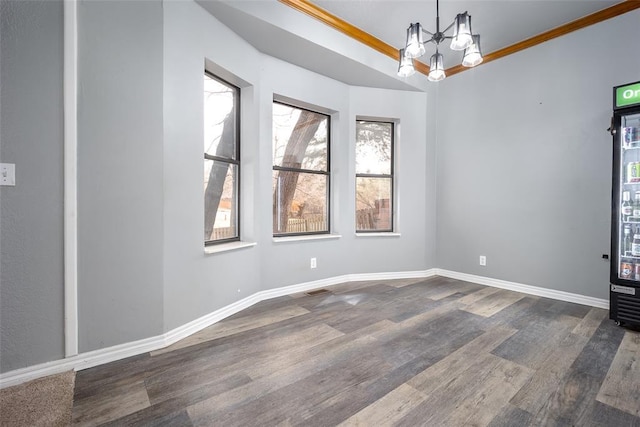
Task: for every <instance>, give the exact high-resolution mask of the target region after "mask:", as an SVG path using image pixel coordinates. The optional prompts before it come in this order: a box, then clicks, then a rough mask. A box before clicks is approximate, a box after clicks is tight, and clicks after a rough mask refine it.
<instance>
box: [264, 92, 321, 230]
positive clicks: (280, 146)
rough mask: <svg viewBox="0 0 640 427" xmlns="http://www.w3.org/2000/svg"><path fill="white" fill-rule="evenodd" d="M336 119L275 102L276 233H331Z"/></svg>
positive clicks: (274, 211) (274, 176)
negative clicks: (333, 126) (331, 169)
mask: <svg viewBox="0 0 640 427" xmlns="http://www.w3.org/2000/svg"><path fill="white" fill-rule="evenodd" d="M329 134H330V119H329V116H327V115H325V114H320V113H316V112H313V111H309V110H305V109H302V108H297V107H292V106H290V105H285V104H281V103H279V102H274V103H273V234H274V236H288V235H296V234H319V233H328V232H329V146H330V143H329Z"/></svg>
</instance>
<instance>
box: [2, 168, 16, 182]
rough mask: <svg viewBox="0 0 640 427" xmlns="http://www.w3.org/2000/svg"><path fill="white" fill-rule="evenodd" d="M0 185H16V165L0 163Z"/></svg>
mask: <svg viewBox="0 0 640 427" xmlns="http://www.w3.org/2000/svg"><path fill="white" fill-rule="evenodd" d="M0 185H5V186H15V185H16V165H15V164H13V163H0Z"/></svg>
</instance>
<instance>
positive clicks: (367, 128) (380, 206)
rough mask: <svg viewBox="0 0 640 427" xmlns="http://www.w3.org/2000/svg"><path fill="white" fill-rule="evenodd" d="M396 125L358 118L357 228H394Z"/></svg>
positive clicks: (372, 230) (389, 229)
mask: <svg viewBox="0 0 640 427" xmlns="http://www.w3.org/2000/svg"><path fill="white" fill-rule="evenodd" d="M393 127H394V126H393V123H387V122H373V121H365V120H358V121H357V122H356V232H359V233H365V232H380V231H393Z"/></svg>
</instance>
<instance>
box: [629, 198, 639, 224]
mask: <svg viewBox="0 0 640 427" xmlns="http://www.w3.org/2000/svg"><path fill="white" fill-rule="evenodd" d="M631 215H632V216H633V220H634V221H640V191H636V194H635V196H634V197H633V211H632V213H631Z"/></svg>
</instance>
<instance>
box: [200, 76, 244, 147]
mask: <svg viewBox="0 0 640 427" xmlns="http://www.w3.org/2000/svg"><path fill="white" fill-rule="evenodd" d="M236 101H237V89H236V88H235V87H232V86H229V85H227V84H224V83H222V82H220V81H218V80H216V79H214V78H212V77H211V76H209V75H208V74H205V75H204V152H205V154H209V155H211V156H218V157H224V158H228V159H234V160H235V159H236V157H237V154H236V152H237V150H236V136H237V132H236V126H237V123H236V104H237V102H236Z"/></svg>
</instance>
